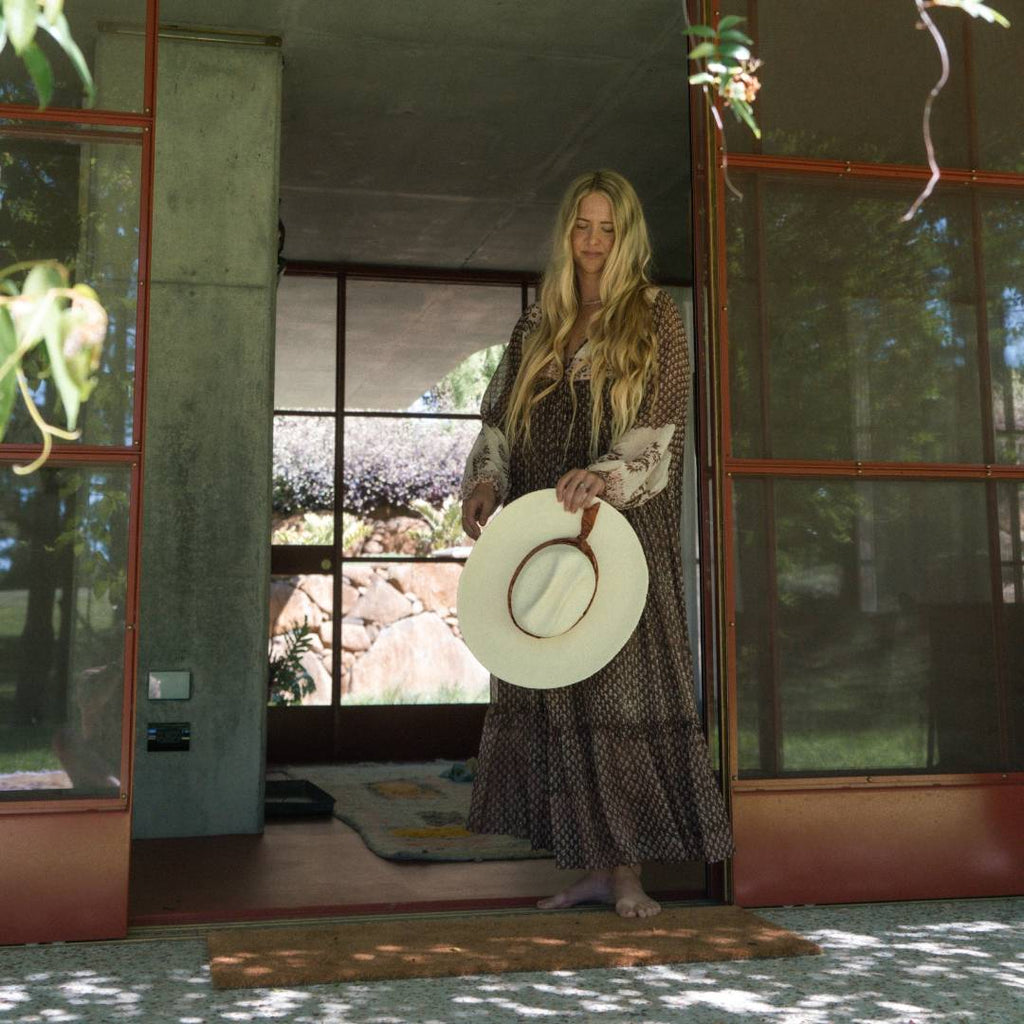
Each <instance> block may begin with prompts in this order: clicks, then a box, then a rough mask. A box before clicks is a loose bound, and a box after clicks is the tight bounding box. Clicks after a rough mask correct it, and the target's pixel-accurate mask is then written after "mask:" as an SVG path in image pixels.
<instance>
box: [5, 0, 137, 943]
mask: <svg viewBox="0 0 1024 1024" xmlns="http://www.w3.org/2000/svg"><path fill="white" fill-rule="evenodd" d="M70 6H71V5H69V7H70ZM155 6H156V5H155V3H149V4H147V3H146V0H132V2H125V0H117V2H114V0H108V2H106V3H92V4H90V5H88V6H81V7H79V6H77V5H76V6H75V7H74V9H73V10H69V12H68V16H69V18H70V20H71V30H72V33H73V35H74V38H75V40H76V41H77V43H78V45H79V46H80V48H81V49H82V51H83V53H84V54H85V56H86V60H87V63H88V64H89V66H90V68H91V69H92V72H93V76H94V78H95V82H96V87H97V96H96V103H95V105H94V106H93V107H87V104H86V99H85V97H84V95H83V92H82V89H81V87H80V83H79V82H78V78H77V75H76V74H75V72H74V69H73V68H72V66H71V64H70V62H69V61H68V59H67V58H66V56H65V55H64V54H63V53H62V52H60V51H59V50H58V49H57V48H56V46H54V45H52V41H51V40H50V39H49V37H46V38H45V39H43V40H42V42H41V46H42V49H43V50H44V51H45V52H46V54H47V56H48V58H49V60H50V62H51V64H52V66H53V71H54V94H53V98H52V101H51V105H50V106H49V108H48V109H45V110H40V109H38V107H37V97H36V94H35V92H34V90H33V88H32V86H31V84H30V81H29V78H28V75H27V72H26V71H25V68H24V66H23V65H22V64H21V62H20V61H19V60H17V59H16V58H15V56H14V53H13V47H12V46H11V45H8V46H7V47H6V48H5V49H4V52H3V54H2V56H0V136H2V139H3V142H2V146H0V151H2V153H0V204H2V210H3V214H2V217H0V266H3V267H5V268H8V269H7V270H6V271H5V272H4V276H6V277H9V278H10V279H11V280H13V281H14V282H16V283H17V285H18V286H19V287H20V286H21V284H23V282H24V275H25V273H26V268H22V269H18V268H17V267H16V266H15V267H14V269H10V268H12V266H13V265H18V264H22V263H23V262H25V261H34V260H54V261H57V262H58V263H60V264H61V265H62V266H63V267H65V268H66V270H67V273H68V275H69V281H70V283H72V284H88V285H90V286H91V287H92V288H93V289H94V290H95V291H96V293H97V294H98V296H99V299H100V302H101V303H102V305H103V306H104V308H105V310H106V313H107V316H108V321H109V322H108V327H107V330H106V333H105V336H103V337H102V338H101V339H97V338H89V339H83V338H79V339H77V342H76V338H75V337H74V335H73V334H69V335H68V337H67V339H66V340H65V343H64V354H65V356H67V357H68V358H72V357H73V355H74V345H75V344H76V343H77V344H88V345H91V346H95V348H96V353H97V355H96V358H97V362H98V365H97V367H96V369H95V376H96V385H95V388H94V390H93V391H92V393H91V394H90V395H89V396H88V400H87V401H86V402H84V403H83V404H82V407H81V409H80V411H79V412H78V416H77V427H78V430H79V436H78V437H77V439H75V440H70V439H64V438H61V439H59V440H58V442H57V443H56V444H55V445H54V450H53V452H52V454H51V455H50V458H49V460H48V461H47V462H46V463H45V465H44V466H43V467H42V468H40V469H37V470H35V471H34V472H30V473H28V474H26V475H19V474H18V473H16V472H15V467H19V466H20V467H24V466H25V465H27V464H30V463H32V462H33V461H34V460H35V459H36V458H37V456H38V455H39V454H40V451H41V446H40V434H39V431H38V429H37V425H36V419H37V418H38V417H41V418H42V419H43V420H45V421H46V422H47V423H51V424H56V425H59V426H64V425H65V422H66V418H67V417H66V413H67V409H66V407H65V406H64V404H63V399H62V395H61V388H59V387H58V386H57V385H58V383H60V382H59V381H57V380H56V379H55V375H54V374H53V373H51V372H48V371H47V368H46V366H45V365H44V364H43V363H42V362H41V361H39V360H38V358H37V357H36V356H34V355H33V356H30V357H28V358H27V359H26V360H25V362H24V364H23V370H24V380H23V388H22V387H21V386H19V391H18V394H16V395H15V401H14V405H13V409H12V411H11V413H10V416H9V419H8V418H7V410H6V409H5V410H4V415H5V419H6V422H5V426H6V430H5V432H4V434H3V440H2V443H0V862H2V864H3V871H2V877H0V906H2V907H3V914H2V915H0V944H2V943H24V942H43V941H52V940H57V939H60V940H73V939H98V938H113V937H118V936H122V935H124V934H125V931H126V928H127V892H128V858H129V846H130V819H131V813H130V812H131V800H132V791H131V751H132V744H131V739H132V720H133V719H132V707H133V692H134V691H133V684H134V676H135V669H134V660H135V647H136V643H135V628H136V609H137V592H138V572H137V566H138V558H137V553H138V536H139V510H140V504H139V499H140V473H141V465H142V461H141V460H142V437H143V431H142V427H143V424H142V419H143V390H144V389H143V387H142V382H143V380H144V365H145V331H146V315H147V285H148V276H149V275H148V269H147V268H148V265H149V197H150V188H151V178H152V159H153V95H154V74H155V62H154V58H155V46H156V37H155ZM40 35H43V33H40ZM15 315H16V314H15ZM67 394H68V391H67V389H64V397H67ZM0 404H3V403H0ZM30 406H31V408H30Z"/></svg>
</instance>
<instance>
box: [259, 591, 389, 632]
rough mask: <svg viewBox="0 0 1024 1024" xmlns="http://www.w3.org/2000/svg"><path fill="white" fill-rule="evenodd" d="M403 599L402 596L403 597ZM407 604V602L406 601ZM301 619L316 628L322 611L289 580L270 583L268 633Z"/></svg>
mask: <svg viewBox="0 0 1024 1024" xmlns="http://www.w3.org/2000/svg"><path fill="white" fill-rule="evenodd" d="M403 600H404V598H403ZM406 604H408V602H406ZM303 620H305V621H307V622H308V623H309V628H310V629H316V628H317V626H319V625H320V623H321V622H323V620H324V615H323V612H321V611H320V608H319V607H318V606H317V604H316V602H315V601H313V599H312V598H311V597H310V596H309V594H307V593H306V592H305V591H304V590H300V589H299V588H298V587H297V586H296V585H295V583H294V582H292V581H291V580H272V581H271V583H270V635H271V636H278V635H279V634H281V633H287V632H288V631H289V630H290V629H295V628H296V627H297V626H301V625H302V622H303Z"/></svg>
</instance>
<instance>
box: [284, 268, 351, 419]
mask: <svg viewBox="0 0 1024 1024" xmlns="http://www.w3.org/2000/svg"><path fill="white" fill-rule="evenodd" d="M337 324H338V282H337V279H336V278H333V277H304V276H300V275H297V274H286V275H285V276H284V277H283V278H281V281H280V283H279V284H278V286H277V338H276V341H275V359H274V408H275V409H280V410H281V411H287V412H292V411H295V410H303V411H313V412H333V411H334V406H335V402H334V392H335V383H336V381H335V376H336V373H335V367H336V365H337V351H338V327H337Z"/></svg>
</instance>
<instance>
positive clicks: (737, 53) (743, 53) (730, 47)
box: [718, 43, 750, 64]
mask: <svg viewBox="0 0 1024 1024" xmlns="http://www.w3.org/2000/svg"><path fill="white" fill-rule="evenodd" d="M718 52H719V54H720V55H721V56H722V57H723V58H725V59H727V60H733V61H735V62H736V63H737V64H738V63H739V62H740V61H741V60H747V59H749V57H750V50H748V49H747V48H746V47H745V46H744V45H743V44H742V43H719V44H718Z"/></svg>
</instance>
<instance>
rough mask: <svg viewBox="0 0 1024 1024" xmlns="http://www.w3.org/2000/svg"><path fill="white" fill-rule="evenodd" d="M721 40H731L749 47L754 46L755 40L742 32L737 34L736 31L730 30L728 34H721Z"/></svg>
mask: <svg viewBox="0 0 1024 1024" xmlns="http://www.w3.org/2000/svg"><path fill="white" fill-rule="evenodd" d="M719 38H720V39H729V40H731V41H733V42H736V43H746V44H747V46H753V45H754V40H753V39H751V38H750V36H748V35H744V34H743V33H742V32H737V31H736V30H735V29H730V30H729V31H728V32H720V33H719Z"/></svg>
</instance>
